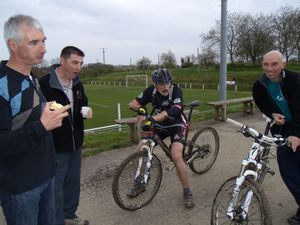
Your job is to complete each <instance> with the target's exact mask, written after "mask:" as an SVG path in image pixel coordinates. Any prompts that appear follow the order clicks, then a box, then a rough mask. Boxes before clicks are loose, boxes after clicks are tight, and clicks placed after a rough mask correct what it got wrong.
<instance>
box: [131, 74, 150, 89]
mask: <svg viewBox="0 0 300 225" xmlns="http://www.w3.org/2000/svg"><path fill="white" fill-rule="evenodd" d="M130 80H133V82H135V83H141V82H145V87H146V88H147V87H148V76H147V75H126V87H128V86H129V82H130Z"/></svg>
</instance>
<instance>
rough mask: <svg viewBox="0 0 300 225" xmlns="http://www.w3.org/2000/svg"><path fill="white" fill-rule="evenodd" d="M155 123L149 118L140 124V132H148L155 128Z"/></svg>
mask: <svg viewBox="0 0 300 225" xmlns="http://www.w3.org/2000/svg"><path fill="white" fill-rule="evenodd" d="M155 124H156V121H155V120H154V119H153V117H149V118H148V119H145V120H144V121H143V122H142V130H143V131H150V130H152V129H153V128H154V127H155Z"/></svg>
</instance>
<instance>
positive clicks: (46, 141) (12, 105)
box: [0, 61, 56, 201]
mask: <svg viewBox="0 0 300 225" xmlns="http://www.w3.org/2000/svg"><path fill="white" fill-rule="evenodd" d="M6 63H7V61H2V62H1V65H0V143H1V147H0V196H1V195H2V196H3V195H10V194H18V193H23V192H26V191H29V190H31V189H33V188H35V187H37V186H39V185H41V184H42V183H43V182H45V181H46V180H47V179H49V178H51V177H53V176H54V175H55V167H56V160H55V151H54V146H53V140H52V136H51V132H49V131H47V130H46V129H45V127H44V126H43V124H42V123H41V121H40V117H41V113H42V110H43V106H44V105H45V102H46V99H45V97H44V96H43V95H42V93H41V91H40V90H39V86H38V82H37V80H36V79H35V78H33V79H32V80H31V79H30V78H29V76H25V75H23V74H21V73H19V72H17V71H15V70H13V69H11V68H9V67H7V66H6ZM0 201H1V198H0Z"/></svg>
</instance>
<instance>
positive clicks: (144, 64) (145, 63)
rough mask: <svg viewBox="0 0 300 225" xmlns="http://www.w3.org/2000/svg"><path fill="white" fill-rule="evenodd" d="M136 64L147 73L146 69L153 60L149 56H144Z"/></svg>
mask: <svg viewBox="0 0 300 225" xmlns="http://www.w3.org/2000/svg"><path fill="white" fill-rule="evenodd" d="M136 65H137V67H138V68H139V69H142V70H143V72H144V74H145V73H146V69H148V68H149V66H150V65H151V60H150V59H149V58H147V57H144V56H143V57H142V58H141V59H139V60H138V61H137V62H136Z"/></svg>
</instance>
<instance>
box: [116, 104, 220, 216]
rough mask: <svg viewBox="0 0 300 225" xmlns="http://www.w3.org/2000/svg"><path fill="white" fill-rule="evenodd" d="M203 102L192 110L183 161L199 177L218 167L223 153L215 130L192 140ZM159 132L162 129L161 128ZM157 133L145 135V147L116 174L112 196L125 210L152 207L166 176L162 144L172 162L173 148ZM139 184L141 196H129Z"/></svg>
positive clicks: (203, 130) (207, 129) (208, 129)
mask: <svg viewBox="0 0 300 225" xmlns="http://www.w3.org/2000/svg"><path fill="white" fill-rule="evenodd" d="M200 104H201V102H199V101H193V102H191V103H190V104H188V105H186V106H187V107H189V113H188V118H187V121H188V129H187V132H186V134H185V141H184V143H183V144H184V149H183V155H182V157H183V159H184V161H185V162H186V164H187V165H188V166H189V167H190V169H191V170H192V171H193V172H194V173H196V174H203V173H205V172H206V171H208V170H209V169H210V168H211V167H212V165H213V164H214V162H215V160H216V158H217V155H218V152H219V135H218V133H217V131H216V130H215V129H214V128H212V127H204V128H201V129H198V130H197V131H196V133H195V134H194V135H193V137H192V138H191V139H189V137H188V134H189V126H190V122H191V117H192V112H193V109H194V108H195V107H197V106H199V105H200ZM155 129H159V128H158V127H157V126H156V127H155ZM155 129H154V131H153V130H152V131H150V132H141V137H142V138H141V139H142V141H143V144H142V146H141V151H136V152H135V153H133V154H131V155H130V156H128V157H127V158H126V159H125V160H124V161H123V162H122V163H121V165H120V166H119V167H118V169H117V171H116V172H115V175H114V178H113V184H112V193H113V197H114V200H115V202H116V204H117V205H118V206H119V207H120V208H122V209H125V210H130V211H133V210H137V209H140V208H142V207H144V206H146V205H148V204H149V203H150V202H151V200H152V199H153V198H154V197H155V195H156V194H157V192H158V190H159V188H160V185H161V181H162V176H163V169H162V164H161V162H160V159H159V158H158V157H157V155H155V154H154V149H155V147H156V146H157V145H158V146H160V147H161V149H162V150H163V151H164V152H165V154H166V156H167V157H168V158H169V159H170V160H172V159H171V152H170V147H169V146H168V145H167V144H166V142H165V141H164V140H162V139H161V138H160V137H159V136H158V135H156V134H155ZM135 185H143V190H142V191H141V193H139V194H138V195H137V196H134V197H132V196H129V195H128V192H129V191H130V189H132V188H133V186H135Z"/></svg>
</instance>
